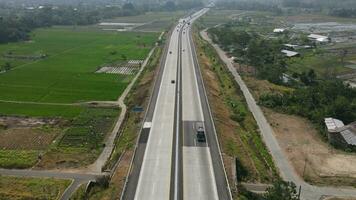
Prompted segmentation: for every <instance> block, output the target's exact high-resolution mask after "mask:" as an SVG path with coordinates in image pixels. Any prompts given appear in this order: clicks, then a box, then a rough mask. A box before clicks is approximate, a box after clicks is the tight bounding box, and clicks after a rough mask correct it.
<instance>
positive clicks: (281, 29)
mask: <svg viewBox="0 0 356 200" xmlns="http://www.w3.org/2000/svg"><path fill="white" fill-rule="evenodd" d="M284 32H286V29H284V28H275V29H273V33H284Z"/></svg>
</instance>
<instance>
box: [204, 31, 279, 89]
mask: <svg viewBox="0 0 356 200" xmlns="http://www.w3.org/2000/svg"><path fill="white" fill-rule="evenodd" d="M208 32H209V34H210V35H211V36H212V38H213V41H214V42H215V43H218V44H219V45H220V46H221V47H222V48H223V49H224V50H225V51H227V52H231V54H232V55H233V56H235V57H237V58H239V62H240V63H241V64H247V65H250V66H253V67H254V68H255V69H256V72H257V74H256V75H257V77H258V78H261V79H267V80H269V81H270V82H273V83H276V84H281V83H282V82H283V73H284V72H285V71H286V63H285V59H284V55H283V54H282V53H281V49H282V44H283V42H282V41H281V40H271V39H266V38H264V37H262V36H260V35H258V34H257V33H254V32H247V31H245V30H236V29H234V28H233V26H230V25H225V26H219V27H215V28H211V29H209V30H208Z"/></svg>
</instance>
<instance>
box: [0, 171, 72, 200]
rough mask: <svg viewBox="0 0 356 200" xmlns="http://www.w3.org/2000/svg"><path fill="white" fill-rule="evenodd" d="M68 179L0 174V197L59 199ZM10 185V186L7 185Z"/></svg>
mask: <svg viewBox="0 0 356 200" xmlns="http://www.w3.org/2000/svg"><path fill="white" fill-rule="evenodd" d="M70 183H71V181H70V180H62V179H45V178H43V179H40V178H18V177H11V176H0V199H11V200H23V199H47V200H52V199H53V200H55V199H59V198H60V197H61V195H62V193H63V192H64V190H65V189H66V188H67V187H68V186H69V185H70ZM10 185H11V187H9V186H10Z"/></svg>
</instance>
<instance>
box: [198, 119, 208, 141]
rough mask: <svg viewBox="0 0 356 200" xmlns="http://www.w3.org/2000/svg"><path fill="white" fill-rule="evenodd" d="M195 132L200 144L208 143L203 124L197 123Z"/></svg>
mask: <svg viewBox="0 0 356 200" xmlns="http://www.w3.org/2000/svg"><path fill="white" fill-rule="evenodd" d="M195 131H196V137H197V141H198V142H206V138H205V128H204V123H203V122H195Z"/></svg>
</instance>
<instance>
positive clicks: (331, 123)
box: [324, 117, 345, 130]
mask: <svg viewBox="0 0 356 200" xmlns="http://www.w3.org/2000/svg"><path fill="white" fill-rule="evenodd" d="M324 121H325V125H326V127H327V128H328V130H335V129H336V128H341V127H343V126H345V125H344V122H342V121H341V120H338V119H334V118H331V117H329V118H325V119H324Z"/></svg>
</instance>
